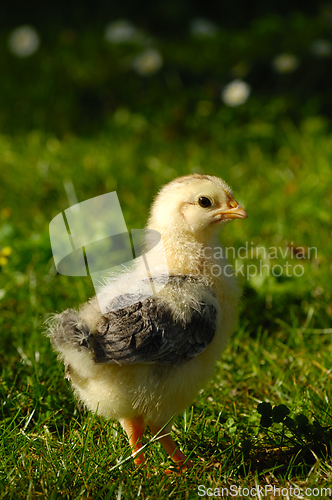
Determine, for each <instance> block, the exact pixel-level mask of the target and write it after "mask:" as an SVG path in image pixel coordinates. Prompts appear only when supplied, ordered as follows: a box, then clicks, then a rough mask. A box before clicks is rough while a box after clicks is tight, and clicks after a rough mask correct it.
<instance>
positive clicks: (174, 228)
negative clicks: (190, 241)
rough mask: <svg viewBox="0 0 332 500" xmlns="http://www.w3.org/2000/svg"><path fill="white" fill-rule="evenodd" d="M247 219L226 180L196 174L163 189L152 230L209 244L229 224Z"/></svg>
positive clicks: (156, 204)
mask: <svg viewBox="0 0 332 500" xmlns="http://www.w3.org/2000/svg"><path fill="white" fill-rule="evenodd" d="M246 217H247V214H246V212H245V210H244V209H243V208H242V207H241V206H240V205H239V204H238V202H237V201H235V200H234V198H233V195H232V191H231V189H230V187H229V186H228V185H227V184H226V183H225V182H224V181H223V180H222V179H220V178H218V177H214V176H210V175H201V174H193V175H187V176H184V177H179V178H177V179H175V180H174V181H172V182H170V183H169V184H166V186H164V187H163V188H162V189H161V190H160V192H159V194H158V196H157V197H156V199H155V201H154V203H153V205H152V209H151V217H150V220H149V227H150V228H153V229H156V230H157V231H159V232H160V233H161V234H162V235H163V234H165V233H170V232H171V233H173V234H175V233H182V234H185V233H186V234H191V235H192V236H193V237H194V238H196V239H198V240H202V241H205V242H206V241H208V240H210V239H211V238H212V237H213V236H214V234H215V233H217V232H218V231H219V230H220V228H221V226H222V225H223V224H225V223H226V222H228V221H230V220H232V219H243V218H246Z"/></svg>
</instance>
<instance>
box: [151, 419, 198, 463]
mask: <svg viewBox="0 0 332 500" xmlns="http://www.w3.org/2000/svg"><path fill="white" fill-rule="evenodd" d="M149 427H150V429H151V432H152V433H153V434H154V435H156V434H158V433H159V435H160V437H158V438H157V439H158V441H160V443H161V444H162V446H163V447H164V448H165V450H166V451H167V453H168V455H169V456H170V457H171V459H172V460H173V462H175V463H176V464H177V465H179V468H180V469H181V470H184V469H190V468H191V467H192V466H193V465H194V464H193V463H192V462H191V460H188V458H187V457H186V455H185V454H184V453H182V451H180V449H179V447H178V445H177V444H176V442H175V441H174V440H173V439H172V438H171V435H170V432H171V428H170V426H167V427H165V428H164V429H163V428H162V427H160V426H158V425H154V424H149ZM161 429H163V430H161Z"/></svg>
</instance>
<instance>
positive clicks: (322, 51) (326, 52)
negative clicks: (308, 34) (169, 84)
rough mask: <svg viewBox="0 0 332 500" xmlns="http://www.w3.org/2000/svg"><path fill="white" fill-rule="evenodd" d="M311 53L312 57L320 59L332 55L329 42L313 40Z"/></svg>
mask: <svg viewBox="0 0 332 500" xmlns="http://www.w3.org/2000/svg"><path fill="white" fill-rule="evenodd" d="M311 52H312V54H313V55H314V56H316V57H319V58H321V59H324V58H327V57H331V55H332V43H331V42H330V40H323V39H319V40H315V41H314V42H312V44H311Z"/></svg>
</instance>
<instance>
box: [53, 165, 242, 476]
mask: <svg viewBox="0 0 332 500" xmlns="http://www.w3.org/2000/svg"><path fill="white" fill-rule="evenodd" d="M245 217H247V214H246V212H245V210H244V209H243V208H242V207H241V206H240V205H239V204H238V203H237V202H236V201H235V200H234V198H233V195H232V192H231V190H230V188H229V187H228V186H227V184H226V183H225V182H224V181H223V180H221V179H219V178H218V177H213V176H209V175H201V174H193V175H188V176H184V177H179V178H177V179H175V180H173V181H172V182H170V183H169V184H167V185H165V186H164V187H163V188H162V189H161V190H160V192H159V193H158V195H157V197H156V199H155V200H154V203H153V204H152V207H151V214H150V218H149V220H148V224H147V229H153V230H156V231H158V232H159V233H160V234H161V240H162V243H163V247H164V251H165V255H166V259H167V266H168V273H167V276H166V274H165V269H164V268H160V267H159V266H160V262H159V260H160V259H158V246H156V247H155V249H154V251H153V250H152V251H151V252H150V254H151V255H150V259H149V267H150V271H151V273H152V274H153V275H154V276H155V277H156V276H157V278H156V279H157V281H155V280H154V282H158V280H159V281H160V283H162V284H163V286H161V287H158V290H157V291H155V293H154V294H153V295H152V296H150V297H146V295H144V294H142V293H141V292H142V290H143V289H144V287H145V286H146V281H147V280H146V277H143V275H142V273H141V272H140V270H139V266H138V268H137V270H136V271H133V272H132V273H131V274H130V279H127V280H126V279H124V280H121V279H120V280H119V281H118V282H117V283H112V281H110V282H109V283H107V284H106V285H105V286H104V288H103V290H102V293H101V296H100V297H101V299H100V300H102V301H103V310H104V311H106V312H104V313H102V312H101V309H100V303H99V302H98V300H97V298H96V297H94V298H93V299H92V300H90V301H89V302H88V303H87V304H85V305H83V306H82V307H81V308H80V309H79V311H75V310H72V309H68V310H66V311H64V312H63V313H61V314H58V315H55V316H54V317H53V321H52V322H51V324H50V326H49V336H50V338H51V342H52V344H53V346H54V348H55V350H56V351H57V352H58V353H59V355H60V358H61V359H62V360H63V362H64V364H65V367H66V376H67V377H68V378H69V379H70V380H71V383H72V386H73V388H74V390H75V393H76V395H77V396H78V398H79V399H80V400H81V401H83V402H84V403H85V405H86V406H87V407H88V408H89V409H90V410H91V411H95V412H97V413H98V414H100V415H103V416H104V417H106V418H110V419H117V420H119V421H120V422H121V424H122V427H123V428H124V430H125V432H126V433H127V435H128V438H129V441H130V444H131V447H132V451H133V457H134V460H135V463H136V465H140V464H142V463H144V456H143V453H142V451H141V448H142V436H143V433H144V431H145V428H146V426H149V428H150V430H151V432H152V433H153V434H154V435H157V439H158V440H159V441H160V442H161V444H162V445H163V447H164V448H165V450H166V452H167V453H168V455H169V456H170V457H171V458H172V459H173V461H174V462H176V463H177V465H178V466H179V467H180V468H181V469H182V468H188V467H191V466H192V462H191V461H190V460H188V458H187V457H186V456H185V455H184V454H183V453H182V452H181V451H180V449H179V448H178V446H177V444H176V443H175V442H174V441H173V439H172V437H171V435H170V431H171V429H170V424H169V422H170V421H171V420H172V418H173V417H174V415H176V414H180V413H182V412H183V411H184V410H185V409H186V408H187V407H188V406H189V405H190V404H191V403H192V402H193V400H194V398H195V397H196V395H197V393H198V391H199V389H200V388H201V387H202V386H203V385H204V384H205V383H206V381H207V380H208V379H209V378H210V377H211V376H212V374H213V369H214V365H215V363H216V361H217V360H218V359H219V357H220V354H221V352H222V350H223V348H224V347H225V345H226V342H227V339H228V337H229V335H230V334H231V333H232V331H234V329H235V324H236V308H237V302H238V300H239V297H240V295H241V293H240V289H239V287H238V285H237V283H236V280H235V278H234V276H233V275H232V273H231V272H229V265H228V264H227V261H226V260H221V259H218V261H216V260H215V259H214V256H213V255H214V253H215V252H214V251H213V248H214V247H215V246H216V245H217V242H216V241H215V238H216V235H217V233H218V232H219V230H220V228H221V227H222V226H223V225H224V224H225V223H226V222H227V221H230V220H232V219H237V218H238V219H242V218H245ZM156 249H157V250H156ZM227 265H228V267H227V271H226V268H225V266H227ZM135 273H136V274H135ZM114 290H115V291H116V293H114ZM119 304H120V306H121V307H119ZM167 423H168V424H167ZM166 424H167V425H166ZM165 425H166V427H165Z"/></svg>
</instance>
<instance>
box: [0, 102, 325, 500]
mask: <svg viewBox="0 0 332 500" xmlns="http://www.w3.org/2000/svg"><path fill="white" fill-rule="evenodd" d="M121 113H122V117H121V114H120V119H119V113H118V115H116V116H115V118H114V119H113V120H112V121H110V123H109V125H108V129H107V130H106V129H105V130H104V131H103V132H101V133H100V134H99V135H96V136H94V137H91V138H77V137H74V136H65V137H64V138H63V139H61V140H60V139H58V138H56V137H55V136H51V135H46V134H43V133H42V132H40V131H32V132H30V133H29V134H26V135H23V136H16V137H9V136H4V135H3V136H1V137H0V162H1V165H0V168H1V172H2V175H1V176H2V179H1V186H0V198H1V200H3V201H2V207H1V211H0V217H1V222H0V251H1V250H2V249H4V248H6V247H10V248H11V250H12V252H11V254H10V255H9V256H8V257H7V259H8V262H5V261H3V264H4V265H2V267H1V271H0V290H1V300H0V310H1V313H0V325H1V338H0V366H1V367H2V368H1V369H2V375H1V422H0V426H1V444H0V446H1V448H0V450H1V451H0V456H1V467H0V492H1V495H2V497H3V498H6V499H7V498H8V499H10V498H13V499H14V498H15V499H17V498H47V499H53V498H68V499H76V498H85V499H88V498H94V499H97V498H105V499H106V498H125V499H127V498H128V499H131V498H144V499H147V498H156V499H157V498H168V497H170V498H198V485H205V486H206V487H213V488H217V487H222V486H223V487H225V486H227V485H232V484H233V485H238V486H242V487H253V486H255V484H259V485H261V486H264V485H265V484H274V485H276V486H279V487H282V486H283V487H286V486H288V487H289V486H290V485H298V486H299V487H301V488H305V487H326V486H332V463H331V459H330V455H331V442H330V436H331V431H330V429H331V427H332V409H331V406H330V393H331V373H330V365H331V363H330V360H331V318H332V297H331V271H332V269H331V259H330V256H331V252H332V239H331V236H332V233H331V227H332V226H331V215H330V214H331V185H332V173H331V169H330V165H331V159H332V139H331V132H330V129H329V128H328V126H327V124H326V122H325V120H324V119H322V118H319V117H312V118H308V119H306V120H305V121H303V122H302V123H301V124H300V126H299V127H295V126H294V125H293V124H292V123H291V122H290V121H286V120H285V121H279V122H277V123H275V124H271V123H270V122H268V121H264V119H263V118H262V117H261V118H260V119H257V120H254V121H250V122H247V123H243V124H242V125H241V124H238V123H236V124H235V125H229V126H227V127H226V126H225V124H224V123H223V121H222V119H221V116H220V113H221V112H218V111H216V112H212V113H211V114H210V116H208V117H202V116H200V115H199V114H198V113H195V112H193V113H192V114H191V115H190V116H188V118H187V119H186V122H185V126H184V129H183V130H182V131H179V130H178V129H177V128H176V125H174V123H173V122H172V120H171V118H170V117H169V116H166V115H162V114H159V115H158V113H156V115H155V118H154V121H153V123H149V122H148V121H147V119H146V118H145V117H144V116H143V115H139V114H134V115H131V114H130V112H129V111H124V110H122V111H121ZM170 130H171V131H172V133H170ZM193 171H201V172H206V173H210V174H215V175H219V176H221V177H222V178H224V179H225V180H226V182H228V183H229V184H230V185H231V186H232V187H233V189H234V194H235V198H236V199H237V200H238V201H239V202H241V203H242V204H243V205H244V206H245V208H246V210H247V212H248V214H249V218H248V219H247V220H245V221H235V222H233V223H232V224H230V225H229V226H227V227H226V228H224V230H223V231H222V233H221V235H220V240H221V242H222V244H223V245H225V246H227V247H230V246H233V245H234V246H235V248H236V249H239V248H240V247H242V246H244V245H245V243H246V242H249V244H250V245H253V246H259V247H262V246H265V247H266V248H270V247H278V248H279V247H280V248H281V249H282V250H285V248H286V247H287V244H289V243H290V242H293V247H294V246H295V247H302V246H305V247H307V248H309V247H316V248H317V256H315V255H312V256H311V258H310V259H309V258H305V259H302V260H299V259H296V258H295V257H294V258H293V259H289V258H288V259H283V258H282V256H281V254H280V252H278V256H277V259H272V258H271V259H270V260H269V261H268V260H267V259H265V260H264V263H265V264H269V265H270V266H274V265H276V264H278V265H281V266H284V265H285V263H286V262H289V263H290V264H292V265H294V263H295V264H299V265H302V266H303V275H302V276H300V277H296V276H294V275H293V274H292V273H291V276H289V277H287V276H285V274H283V275H282V276H280V277H275V276H272V275H271V274H270V276H268V275H267V274H266V275H264V276H262V277H257V276H256V277H252V278H250V279H249V280H246V279H244V278H241V277H239V279H240V280H241V281H242V282H243V285H244V286H245V289H244V290H245V291H244V297H243V300H242V304H241V314H240V322H239V328H238V331H237V332H236V333H235V335H234V337H233V338H232V340H231V342H230V344H229V346H228V348H227V350H226V351H225V352H224V354H223V356H222V359H221V360H220V362H219V364H218V366H217V367H216V373H215V377H214V379H213V380H211V381H210V383H209V384H208V385H207V386H206V387H205V388H204V390H202V391H201V392H200V394H199V396H198V398H197V399H196V401H195V404H194V406H193V407H192V408H190V409H188V411H187V413H186V415H185V416H179V417H178V418H177V420H176V421H175V428H174V435H175V438H176V439H177V441H178V442H179V443H180V444H181V447H182V448H183V450H184V451H185V452H186V453H188V454H189V455H190V457H191V459H192V460H193V461H194V463H195V467H194V469H193V470H192V471H189V472H186V473H185V474H183V475H181V476H178V475H176V474H175V475H172V476H168V475H165V474H164V471H165V470H166V469H167V467H168V465H169V463H168V460H167V458H166V456H165V454H164V452H163V449H162V448H161V447H160V446H159V444H158V443H156V442H152V443H150V442H149V441H150V439H151V436H149V435H148V434H147V437H146V443H147V452H146V455H147V468H146V470H136V469H135V467H134V465H133V463H132V461H131V459H130V458H129V456H130V449H129V445H128V443H127V440H126V438H125V436H124V434H123V432H122V430H121V428H120V426H119V424H118V423H117V422H107V421H105V420H103V419H101V418H99V417H96V416H95V415H91V414H89V413H86V412H85V411H84V410H83V409H82V408H80V407H79V405H78V404H77V402H76V401H75V399H74V397H73V395H72V393H71V390H70V388H69V386H68V383H67V382H66V381H65V380H64V378H63V367H62V365H61V364H60V363H59V362H57V361H56V356H55V354H54V353H53V352H52V350H51V346H50V344H49V341H48V339H47V338H46V337H45V336H44V335H43V329H44V326H43V322H44V320H45V316H46V315H47V314H49V313H52V312H55V311H57V312H59V311H61V310H63V309H65V308H67V307H75V306H77V305H78V304H79V303H81V302H83V301H85V300H86V299H88V298H89V297H90V296H91V295H92V294H93V292H94V290H93V287H92V285H91V283H90V282H89V280H88V279H86V278H72V277H66V276H61V275H56V274H55V272H54V265H53V259H52V253H51V248H50V243H49V236H48V224H49V222H50V220H51V219H52V218H53V217H54V216H55V215H57V214H58V213H59V212H60V211H61V210H64V209H65V208H67V207H68V206H69V205H70V204H72V200H68V199H67V197H66V191H65V188H64V183H65V182H66V181H68V180H70V181H72V183H73V185H74V187H75V190H76V194H77V198H78V200H79V201H83V200H85V199H88V198H91V197H93V196H97V195H100V194H103V193H105V192H108V191H113V190H116V191H117V193H118V195H119V199H120V202H121V205H122V208H123V212H124V215H125V219H126V222H127V225H128V227H129V228H135V227H143V225H144V223H145V220H146V217H147V215H148V207H149V205H150V203H151V200H152V197H153V195H154V194H155V193H156V191H157V189H158V188H159V187H160V185H162V184H163V183H165V182H167V181H169V180H170V179H172V178H174V177H175V176H177V175H181V174H186V173H190V172H193ZM251 242H253V243H252V244H251ZM259 260H260V259H258V258H256V257H255V256H253V258H252V259H249V260H248V261H247V260H242V259H238V263H239V264H245V266H247V265H249V264H256V265H258V264H259ZM246 269H247V268H246ZM292 269H293V267H292ZM261 401H269V402H271V404H272V406H274V405H280V404H284V405H286V406H287V407H288V408H289V410H290V412H291V413H290V415H291V416H292V417H294V418H296V416H297V415H299V414H304V415H305V416H306V417H307V418H308V419H309V423H310V424H311V425H313V424H312V423H313V422H314V420H316V421H318V422H319V424H320V425H321V426H322V428H323V430H322V436H323V437H322V440H323V442H324V443H325V446H322V447H320V448H318V449H317V448H314V447H313V443H312V439H311V435H310V432H309V431H307V432H304V433H303V434H302V435H301V436H294V435H293V434H292V433H291V432H290V431H289V429H288V428H287V427H285V426H284V424H283V423H280V424H277V423H275V424H273V425H272V426H271V427H269V428H264V427H261V426H260V414H259V413H258V412H257V405H258V404H259V403H260V402H261ZM310 450H312V451H310ZM127 459H128V460H127Z"/></svg>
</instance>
